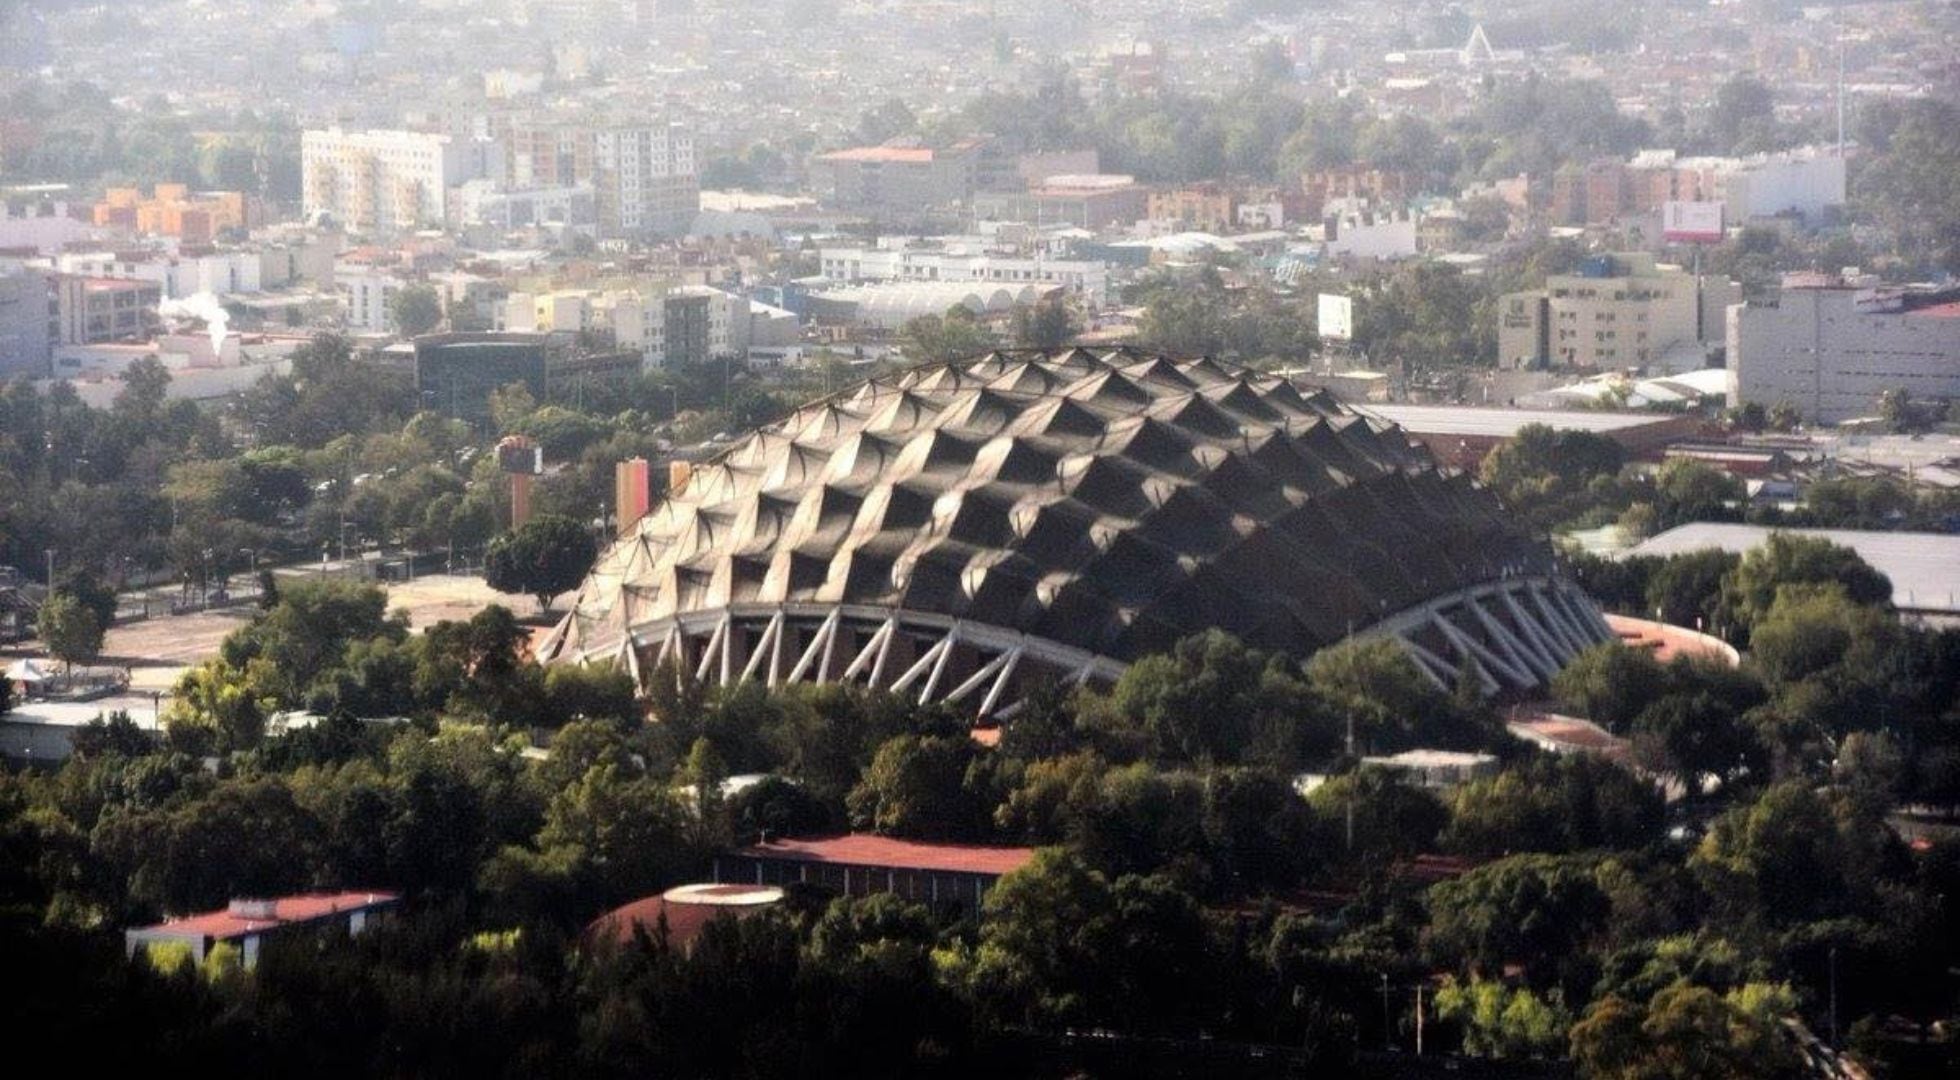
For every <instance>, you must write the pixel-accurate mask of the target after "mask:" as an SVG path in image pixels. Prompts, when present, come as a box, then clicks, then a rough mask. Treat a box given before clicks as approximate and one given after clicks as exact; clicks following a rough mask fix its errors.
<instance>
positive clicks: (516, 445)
mask: <svg viewBox="0 0 1960 1080" xmlns="http://www.w3.org/2000/svg"><path fill="white" fill-rule="evenodd" d="M497 468H499V469H501V470H503V471H504V472H507V473H513V474H516V475H520V476H537V475H538V474H540V473H542V472H544V448H542V447H539V446H535V445H529V444H526V443H523V442H519V441H517V440H513V439H506V440H504V441H503V442H500V443H498V444H497Z"/></svg>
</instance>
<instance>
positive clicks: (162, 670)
mask: <svg viewBox="0 0 1960 1080" xmlns="http://www.w3.org/2000/svg"><path fill="white" fill-rule="evenodd" d="M282 576H286V575H282ZM383 588H385V589H387V591H388V606H389V609H390V610H394V609H398V608H399V609H402V610H405V611H407V612H408V618H409V623H410V625H412V626H414V627H415V628H416V629H418V630H422V629H426V628H428V627H430V626H433V625H435V624H436V623H439V622H442V621H444V620H446V619H467V618H469V617H470V616H471V615H474V614H476V612H478V611H480V610H482V609H483V607H484V606H485V605H488V604H492V603H499V604H503V605H504V606H506V607H508V608H510V609H511V610H512V611H514V612H516V613H517V616H518V617H519V618H520V619H531V618H533V617H534V616H535V615H536V614H537V602H536V601H534V600H531V599H528V598H525V597H515V596H506V595H504V594H502V593H499V592H496V591H495V590H493V589H491V588H490V587H489V586H488V585H485V584H484V583H483V579H482V578H477V577H462V576H452V575H447V574H432V575H429V576H426V577H421V578H417V579H416V580H414V581H411V582H390V583H386V584H384V585H383ZM160 607H161V605H159V608H160ZM254 612H255V609H254V608H253V607H252V606H251V605H249V604H248V605H244V606H240V607H236V608H229V609H224V610H220V611H202V612H196V613H193V614H189V615H164V614H158V615H155V616H152V617H151V618H148V619H144V620H141V621H138V622H131V623H124V624H122V625H120V626H115V627H111V628H110V630H109V632H108V634H107V635H106V636H105V639H104V641H103V646H102V658H101V660H100V661H99V662H98V665H97V666H122V667H126V668H128V669H129V676H130V679H129V682H130V689H131V690H134V691H150V690H166V691H167V690H169V689H170V687H171V685H172V684H173V683H175V682H176V680H177V676H178V675H179V674H181V673H182V672H183V670H184V669H185V668H187V667H189V666H191V665H192V664H195V663H197V662H198V661H200V660H204V659H206V658H209V657H212V656H216V655H217V653H218V646H219V644H220V643H221V642H223V641H224V638H225V635H226V634H229V633H231V632H232V631H233V630H236V629H237V628H239V627H240V626H243V625H244V624H245V623H247V622H249V621H251V618H252V615H253V614H254ZM38 655H42V653H41V648H40V643H39V642H32V641H30V642H24V643H22V644H21V645H19V646H15V647H13V648H11V649H8V650H5V651H4V656H6V657H7V658H8V659H11V658H12V657H15V656H38ZM0 666H4V665H0Z"/></svg>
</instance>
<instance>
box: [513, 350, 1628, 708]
mask: <svg viewBox="0 0 1960 1080" xmlns="http://www.w3.org/2000/svg"><path fill="white" fill-rule="evenodd" d="M1212 627H1216V628H1219V629H1222V630H1226V631H1229V632H1230V633H1232V634H1235V635H1237V636H1238V637H1240V638H1241V639H1243V640H1244V641H1246V642H1247V643H1248V644H1251V645H1254V646H1258V647H1260V648H1265V649H1273V650H1281V651H1284V652H1287V653H1291V654H1293V655H1297V656H1300V657H1305V656H1307V655H1309V654H1311V653H1313V652H1314V651H1315V650H1317V649H1320V648H1322V647H1324V646H1326V645H1329V644H1332V643H1334V642H1338V641H1341V640H1343V639H1344V638H1347V637H1350V636H1381V637H1387V638H1391V639H1393V640H1395V641H1397V642H1399V643H1400V644H1401V646H1402V647H1403V648H1404V649H1406V650H1407V652H1408V654H1409V655H1410V656H1411V657H1412V658H1413V659H1414V661H1415V663H1416V666H1417V667H1418V668H1419V669H1420V670H1421V671H1422V672H1423V673H1424V674H1425V675H1426V676H1427V677H1428V678H1430V679H1431V680H1433V681H1434V682H1435V683H1436V684H1437V685H1439V686H1451V685H1454V683H1455V681H1456V679H1457V678H1458V677H1459V675H1460V674H1462V673H1469V674H1470V676H1471V677H1474V678H1476V679H1478V680H1479V681H1480V682H1481V684H1482V686H1483V689H1484V690H1485V691H1486V692H1489V693H1501V692H1522V691H1527V690H1529V689H1531V688H1533V687H1536V686H1539V685H1542V684H1543V683H1544V682H1545V681H1546V680H1547V679H1549V678H1550V677H1551V676H1552V675H1553V674H1554V673H1555V672H1557V671H1558V669H1559V668H1560V667H1561V666H1562V665H1563V664H1565V663H1566V662H1567V661H1569V660H1570V659H1571V658H1572V657H1573V656H1574V655H1576V654H1577V653H1578V652H1579V651H1581V650H1582V649H1584V648H1586V647H1588V646H1590V645H1592V644H1594V643H1596V642H1600V641H1605V640H1609V639H1610V638H1611V636H1612V634H1611V631H1609V630H1608V629H1607V627H1606V624H1605V622H1604V621H1603V620H1602V619H1601V617H1600V615H1599V612H1598V610H1597V608H1596V607H1595V606H1594V605H1593V604H1592V602H1591V601H1590V600H1589V599H1588V598H1587V597H1586V596H1585V595H1584V594H1583V593H1581V592H1580V591H1579V590H1578V589H1577V588H1576V587H1575V586H1574V585H1572V584H1571V582H1570V581H1568V580H1567V579H1565V578H1563V577H1562V576H1560V574H1559V572H1558V569H1557V565H1556V562H1555V560H1554V557H1553V553H1552V551H1551V549H1550V547H1549V546H1548V545H1547V544H1546V543H1545V542H1544V541H1543V540H1542V539H1540V538H1537V537H1534V536H1532V535H1531V534H1529V533H1528V532H1527V531H1525V530H1524V529H1522V528H1521V527H1519V526H1518V525H1517V524H1515V523H1514V522H1513V521H1511V520H1510V518H1509V517H1508V516H1507V515H1506V514H1505V512H1504V511H1503V510H1502V508H1501V507H1499V505H1498V503H1497V500H1496V498H1495V497H1494V496H1493V495H1491V494H1490V493H1489V492H1488V491H1486V490H1484V489H1483V488H1482V487H1480V486H1479V485H1478V484H1477V483H1476V482H1475V481H1474V480H1473V479H1472V478H1471V477H1470V476H1468V475H1466V474H1462V473H1458V472H1452V471H1447V470H1444V469H1440V468H1438V467H1437V466H1436V464H1435V463H1434V461H1433V460H1432V459H1431V458H1430V457H1429V455H1428V452H1427V451H1426V450H1425V449H1424V448H1422V447H1421V446H1419V445H1418V444H1415V443H1413V442H1411V440H1410V439H1409V438H1408V437H1407V436H1406V435H1405V434H1404V433H1403V432H1402V431H1401V429H1400V428H1397V427H1395V426H1393V425H1390V424H1387V423H1385V422H1383V421H1380V420H1378V419H1375V418H1371V417H1369V416H1367V415H1365V414H1364V413H1362V412H1358V411H1356V410H1355V409H1352V408H1349V407H1347V406H1345V405H1342V404H1340V403H1339V402H1337V401H1335V400H1334V399H1333V398H1332V397H1330V396H1328V395H1326V394H1325V393H1320V392H1314V393H1306V392H1302V391H1301V390H1300V389H1298V388H1297V387H1295V386H1294V385H1293V384H1292V383H1290V382H1289V381H1287V380H1286V379H1284V378H1280V377H1278V376H1273V375H1269V374H1263V373H1259V372H1254V371H1250V370H1246V369H1242V368H1237V367H1234V366H1231V365H1228V364H1224V363H1220V362H1218V361H1216V360H1211V359H1204V358H1199V359H1178V358H1173V357H1168V356H1160V355H1153V354H1150V353H1145V352H1141V351H1137V350H1134V349H1129V348H1118V349H1093V350H1092V349H1086V348H1067V349H1060V350H1046V351H1039V350H1015V351H1001V352H996V353H991V354H988V355H986V356H984V357H980V358H976V359H971V360H964V361H956V362H953V363H950V364H944V365H935V366H927V367H921V368H914V369H910V370H907V371H903V372H899V373H897V374H893V375H890V376H886V377H881V378H876V379H873V380H871V381H869V382H866V383H864V384H862V385H860V386H857V387H855V388H853V389H851V390H848V391H845V392H843V393H840V394H835V395H832V396H830V397H827V398H824V399H822V400H819V401H816V402H813V403H811V404H809V405H806V406H804V407H802V408H801V409H798V410H797V411H796V412H795V413H794V414H792V415H790V416H789V417H787V418H785V419H784V420H782V421H781V422H779V423H776V424H773V425H770V426H768V427H765V428H763V429H761V430H759V431H756V432H754V433H753V434H751V435H749V436H747V437H746V438H744V439H742V440H741V441H740V442H738V443H736V444H735V445H734V446H733V447H732V448H731V449H730V450H728V451H727V452H726V453H724V454H722V455H721V456H720V457H718V458H716V459H714V460H712V461H709V462H706V463H704V464H702V465H700V466H698V467H696V468H694V469H693V470H692V471H691V473H690V474H689V475H688V476H686V478H685V479H684V481H683V482H682V483H680V484H679V485H678V487H677V489H676V490H674V491H672V492H671V493H670V494H669V495H668V497H667V498H666V499H665V500H664V501H662V502H661V503H659V504H658V505H657V506H655V507H654V508H653V509H652V510H651V511H650V512H649V513H648V514H647V515H646V516H645V517H644V518H642V519H641V520H639V521H638V522H637V523H636V524H635V525H633V526H632V527H631V528H630V529H629V530H628V531H627V532H626V534H625V535H624V536H623V537H621V538H620V539H619V540H618V541H617V542H616V543H614V544H613V545H612V546H611V547H610V548H608V549H607V550H606V551H604V552H603V553H602V554H601V555H600V557H599V560H598V563H597V564H596V565H595V566H594V568H593V570H592V572H591V574H590V576H589V577H588V578H587V579H586V581H585V582H584V584H583V585H582V586H581V587H580V588H579V590H578V593H577V598H576V600H575V601H574V603H573V605H572V609H571V611H570V613H569V614H568V615H566V617H565V618H564V620H563V621H562V622H561V623H559V624H558V626H557V627H555V628H554V629H553V631H552V632H551V633H550V635H549V636H548V637H547V638H546V639H545V640H544V641H543V642H542V643H541V647H540V648H541V654H542V656H543V658H544V659H546V660H547V661H551V662H561V663H562V662H586V663H594V662H608V663H611V662H617V663H620V664H622V665H624V666H625V667H626V668H627V669H628V670H629V671H630V672H632V674H633V675H634V676H635V677H636V678H637V679H640V680H642V682H643V683H644V680H646V679H649V678H651V677H653V673H654V672H655V671H657V670H659V671H667V670H672V671H674V672H676V674H677V677H681V678H693V679H697V680H702V681H706V682H714V683H720V684H729V683H733V682H737V681H740V680H743V679H754V680H757V681H760V682H765V683H767V684H768V685H771V686H775V685H779V684H782V683H786V682H799V681H803V682H808V681H852V682H857V683H861V684H865V685H869V686H874V687H878V688H881V689H886V690H890V691H893V692H897V693H903V694H909V695H913V696H915V697H916V698H917V699H918V700H920V701H922V702H945V703H948V704H952V705H955V706H959V707H962V708H967V709H970V710H972V711H973V713H974V714H975V715H977V716H978V717H980V718H982V719H987V718H996V719H998V718H1005V717H1007V716H1011V715H1012V712H1013V710H1014V708H1015V704H1016V702H1017V701H1018V699H1019V694H1020V692H1021V691H1022V690H1024V689H1025V687H1026V686H1028V685H1029V683H1030V680H1033V679H1037V678H1054V679H1061V680H1066V681H1073V682H1083V681H1089V682H1095V683H1108V682H1111V681H1114V680H1115V679H1116V678H1118V677H1119V676H1120V675H1121V674H1122V672H1123V671H1124V669H1125V668H1126V667H1127V666H1128V665H1129V664H1130V663H1131V662H1132V661H1135V660H1136V659H1138V658H1140V657H1143V656H1146V655H1149V654H1151V653H1154V652H1161V651H1164V650H1166V649H1168V648H1170V647H1171V646H1172V645H1173V644H1174V643H1175V642H1176V641H1178V640H1179V639H1180V638H1182V637H1185V636H1187V635H1190V634H1193V633H1197V632H1199V631H1202V630H1205V629H1208V628H1212ZM669 677H676V676H669Z"/></svg>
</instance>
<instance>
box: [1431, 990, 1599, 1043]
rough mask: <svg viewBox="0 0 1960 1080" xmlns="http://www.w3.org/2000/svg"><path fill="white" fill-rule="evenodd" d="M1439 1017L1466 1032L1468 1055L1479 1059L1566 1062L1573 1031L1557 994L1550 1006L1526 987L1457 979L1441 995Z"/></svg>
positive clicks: (1570, 1019) (1438, 1007) (1465, 1041)
mask: <svg viewBox="0 0 1960 1080" xmlns="http://www.w3.org/2000/svg"><path fill="white" fill-rule="evenodd" d="M1436 1015H1437V1016H1438V1017H1439V1018H1441V1019H1444V1020H1450V1021H1454V1022H1456V1023H1458V1024H1461V1025H1462V1026H1463V1049H1464V1051H1465V1052H1466V1053H1469V1054H1472V1055H1474V1056H1476V1057H1496V1058H1551V1057H1556V1056H1560V1055H1562V1054H1563V1053H1564V1051H1565V1048H1566V1039H1567V1031H1568V1030H1569V1029H1570V1027H1571V1026H1572V1017H1571V1016H1570V1015H1568V1014H1567V1013H1566V1011H1565V1008H1564V1006H1563V1004H1562V1003H1561V1002H1560V1000H1559V999H1558V997H1557V995H1556V994H1554V995H1552V997H1551V1000H1549V1001H1548V1000H1546V999H1545V998H1541V997H1539V996H1538V995H1537V994H1534V993H1532V992H1531V990H1530V989H1529V988H1526V987H1507V986H1505V985H1504V984H1503V983H1501V982H1494V981H1490V980H1486V979H1477V978H1472V979H1471V980H1469V981H1468V982H1460V981H1458V980H1457V979H1456V978H1455V977H1453V976H1444V978H1443V985H1442V986H1440V987H1438V988H1437V989H1436Z"/></svg>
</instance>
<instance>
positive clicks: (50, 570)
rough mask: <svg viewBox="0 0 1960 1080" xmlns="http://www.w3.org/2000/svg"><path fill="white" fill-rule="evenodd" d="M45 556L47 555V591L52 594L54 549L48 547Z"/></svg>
mask: <svg viewBox="0 0 1960 1080" xmlns="http://www.w3.org/2000/svg"><path fill="white" fill-rule="evenodd" d="M47 556H48V593H49V594H50V595H52V594H53V593H54V549H53V548H49V549H48V550H47Z"/></svg>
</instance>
